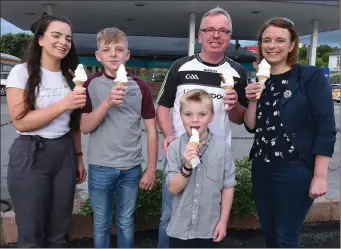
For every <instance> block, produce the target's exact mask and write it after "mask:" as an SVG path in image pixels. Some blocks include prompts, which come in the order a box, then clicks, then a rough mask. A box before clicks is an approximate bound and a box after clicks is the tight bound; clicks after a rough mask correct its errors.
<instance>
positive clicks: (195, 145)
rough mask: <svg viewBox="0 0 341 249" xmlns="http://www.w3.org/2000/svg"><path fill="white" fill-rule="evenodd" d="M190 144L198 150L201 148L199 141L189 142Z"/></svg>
mask: <svg viewBox="0 0 341 249" xmlns="http://www.w3.org/2000/svg"><path fill="white" fill-rule="evenodd" d="M188 144H189V145H190V146H192V147H193V148H195V149H196V150H197V149H198V148H199V145H200V144H199V143H196V142H189V143H188Z"/></svg>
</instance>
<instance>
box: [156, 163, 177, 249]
mask: <svg viewBox="0 0 341 249" xmlns="http://www.w3.org/2000/svg"><path fill="white" fill-rule="evenodd" d="M166 164H167V159H166V158H165V161H164V167H163V175H162V176H163V177H162V207H161V210H162V214H161V219H160V225H159V243H158V248H169V237H168V235H167V233H166V230H167V226H168V223H169V221H170V218H171V214H172V203H173V197H174V196H173V195H172V194H171V193H170V192H169V191H168V188H167V183H166V174H165V173H166Z"/></svg>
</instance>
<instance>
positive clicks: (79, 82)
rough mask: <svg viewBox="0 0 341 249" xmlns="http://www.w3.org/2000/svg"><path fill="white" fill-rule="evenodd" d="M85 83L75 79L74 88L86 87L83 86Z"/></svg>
mask: <svg viewBox="0 0 341 249" xmlns="http://www.w3.org/2000/svg"><path fill="white" fill-rule="evenodd" d="M83 84H84V81H75V85H76V86H75V88H74V90H77V89H85V88H84V87H83Z"/></svg>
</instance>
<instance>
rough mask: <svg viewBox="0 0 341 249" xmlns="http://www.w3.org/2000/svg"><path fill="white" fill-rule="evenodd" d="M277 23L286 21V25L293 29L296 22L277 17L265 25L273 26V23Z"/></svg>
mask: <svg viewBox="0 0 341 249" xmlns="http://www.w3.org/2000/svg"><path fill="white" fill-rule="evenodd" d="M276 21H284V22H285V23H286V24H288V25H290V26H291V27H294V22H293V21H291V20H290V19H288V18H285V17H275V18H272V19H270V20H269V21H267V22H266V23H265V24H271V23H274V22H276Z"/></svg>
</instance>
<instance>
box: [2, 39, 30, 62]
mask: <svg viewBox="0 0 341 249" xmlns="http://www.w3.org/2000/svg"><path fill="white" fill-rule="evenodd" d="M31 38H32V35H31V34H27V33H18V34H12V33H8V34H4V35H1V44H0V52H1V53H5V54H10V55H14V56H16V57H18V58H20V59H23V58H24V55H25V51H26V47H27V45H28V43H29V41H30V40H31Z"/></svg>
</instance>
